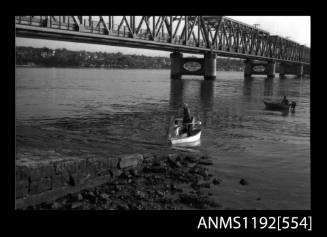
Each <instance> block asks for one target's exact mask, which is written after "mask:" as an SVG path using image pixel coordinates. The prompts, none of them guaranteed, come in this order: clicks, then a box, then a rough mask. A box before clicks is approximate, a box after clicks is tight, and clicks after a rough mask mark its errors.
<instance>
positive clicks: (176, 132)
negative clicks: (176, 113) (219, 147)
mask: <svg viewBox="0 0 327 237" xmlns="http://www.w3.org/2000/svg"><path fill="white" fill-rule="evenodd" d="M182 120H183V119H179V118H177V119H175V124H176V126H175V128H174V129H173V131H172V132H170V133H169V137H168V141H169V142H170V143H171V144H172V145H175V144H184V143H185V144H186V143H194V142H197V141H199V140H200V138H201V127H200V126H198V125H201V121H196V122H195V123H194V128H193V130H192V131H190V132H189V133H186V132H185V131H183V124H182V123H181V122H182ZM196 126H197V127H196Z"/></svg>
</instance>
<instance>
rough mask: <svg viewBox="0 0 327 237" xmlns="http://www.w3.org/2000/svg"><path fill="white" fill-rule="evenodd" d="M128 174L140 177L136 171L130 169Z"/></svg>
mask: <svg viewBox="0 0 327 237" xmlns="http://www.w3.org/2000/svg"><path fill="white" fill-rule="evenodd" d="M130 174H131V175H133V176H134V177H140V174H139V172H138V170H137V169H132V170H131V171H130Z"/></svg>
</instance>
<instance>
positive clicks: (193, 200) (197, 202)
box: [179, 193, 206, 209]
mask: <svg viewBox="0 0 327 237" xmlns="http://www.w3.org/2000/svg"><path fill="white" fill-rule="evenodd" d="M179 200H180V202H181V203H184V204H186V205H189V206H192V207H193V206H194V207H196V208H201V209H202V208H205V206H206V203H205V202H204V201H203V200H202V199H201V198H199V197H198V196H196V195H193V194H184V193H182V194H180V195H179Z"/></svg>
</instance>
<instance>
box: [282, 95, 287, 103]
mask: <svg viewBox="0 0 327 237" xmlns="http://www.w3.org/2000/svg"><path fill="white" fill-rule="evenodd" d="M282 104H285V105H288V99H287V98H286V96H284V98H283V100H282Z"/></svg>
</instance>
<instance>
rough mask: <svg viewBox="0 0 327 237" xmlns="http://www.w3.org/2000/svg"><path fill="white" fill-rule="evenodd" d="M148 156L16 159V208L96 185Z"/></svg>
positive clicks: (136, 164) (137, 163)
mask: <svg viewBox="0 0 327 237" xmlns="http://www.w3.org/2000/svg"><path fill="white" fill-rule="evenodd" d="M144 157H145V158H147V156H146V155H145V156H143V155H141V154H132V155H124V156H121V157H117V158H107V159H106V158H94V157H89V158H76V157H57V158H56V157H52V159H47V160H33V159H31V158H30V157H25V158H22V157H19V159H17V160H16V208H20V207H23V206H26V205H30V204H35V203H38V202H42V201H45V200H50V199H55V198H58V197H60V196H62V195H65V194H66V193H69V192H76V191H79V190H81V189H83V188H85V187H86V186H92V185H99V184H100V183H103V182H108V180H109V179H111V178H113V177H115V176H117V175H119V174H120V173H121V169H128V168H131V167H135V166H138V165H140V164H142V162H143V159H144Z"/></svg>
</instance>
